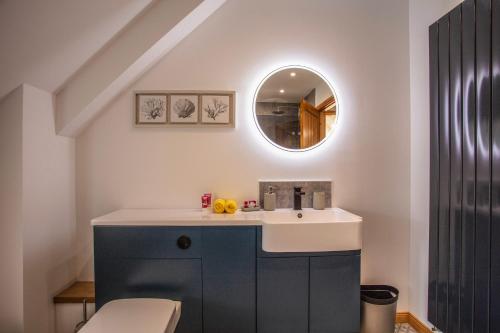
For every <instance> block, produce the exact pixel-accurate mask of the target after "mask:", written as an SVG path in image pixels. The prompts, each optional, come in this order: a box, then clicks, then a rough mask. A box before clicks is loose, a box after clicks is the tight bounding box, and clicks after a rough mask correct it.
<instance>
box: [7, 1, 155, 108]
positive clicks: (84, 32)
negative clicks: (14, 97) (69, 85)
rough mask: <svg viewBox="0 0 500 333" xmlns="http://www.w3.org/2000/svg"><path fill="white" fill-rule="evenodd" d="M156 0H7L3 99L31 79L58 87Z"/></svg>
mask: <svg viewBox="0 0 500 333" xmlns="http://www.w3.org/2000/svg"><path fill="white" fill-rule="evenodd" d="M153 1H155V0H106V1H102V0H84V1H83V0H1V1H0V50H1V51H0V99H1V98H2V97H3V96H4V95H6V94H7V93H9V92H10V91H11V90H13V89H14V88H16V87H17V86H19V85H20V84H22V83H24V82H26V83H29V84H32V85H34V86H37V87H39V88H42V89H44V90H47V91H49V92H55V91H56V90H57V89H58V88H59V87H61V86H62V85H63V83H64V82H65V81H66V80H68V78H69V77H70V76H71V75H73V74H74V73H75V72H76V71H77V70H78V69H79V68H80V67H81V66H82V65H83V64H84V63H85V62H86V61H88V59H89V58H91V57H92V56H93V55H94V54H95V53H96V52H97V51H98V50H100V49H101V48H102V47H103V46H104V45H105V44H106V43H107V42H108V41H109V40H110V39H111V38H113V37H114V36H115V35H116V34H117V33H118V32H119V31H120V30H121V29H123V28H124V27H125V26H126V25H127V24H128V23H129V22H130V21H131V20H132V19H133V18H134V17H136V16H137V15H138V14H140V13H141V12H142V11H143V10H144V9H145V8H146V7H147V6H148V5H150V4H151V3H152V2H153Z"/></svg>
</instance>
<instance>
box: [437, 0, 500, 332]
mask: <svg viewBox="0 0 500 333" xmlns="http://www.w3.org/2000/svg"><path fill="white" fill-rule="evenodd" d="M429 53H430V54H429V55H430V145H431V146H430V206H429V222H430V225H429V299H428V320H429V321H430V322H431V323H432V324H434V325H435V326H436V327H437V328H438V329H440V330H441V331H443V332H445V333H465V332H467V333H500V0H465V2H463V3H462V4H461V5H460V6H458V7H456V8H455V9H453V10H452V11H451V12H450V13H448V14H446V15H445V16H444V17H442V18H441V19H439V20H438V21H437V22H436V23H434V24H433V25H431V27H430V28H429Z"/></svg>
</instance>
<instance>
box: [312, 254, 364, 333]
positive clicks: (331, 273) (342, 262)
mask: <svg viewBox="0 0 500 333" xmlns="http://www.w3.org/2000/svg"><path fill="white" fill-rule="evenodd" d="M310 265H311V267H310V322H309V325H310V331H309V332H310V333H351V332H359V329H360V326H359V325H360V323H359V320H360V318H359V317H360V275H359V270H360V258H359V255H350V256H327V257H311V261H310Z"/></svg>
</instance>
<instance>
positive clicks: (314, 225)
mask: <svg viewBox="0 0 500 333" xmlns="http://www.w3.org/2000/svg"><path fill="white" fill-rule="evenodd" d="M299 213H301V214H302V217H301V218H299V217H298V214H299ZM362 221H363V219H362V218H361V217H360V216H357V215H354V214H352V213H349V212H347V211H345V210H342V209H340V208H331V209H325V210H313V209H303V210H301V211H296V210H291V209H278V210H275V211H271V212H263V213H262V249H263V250H264V251H266V252H328V251H350V250H360V249H361V241H362V236H361V224H362Z"/></svg>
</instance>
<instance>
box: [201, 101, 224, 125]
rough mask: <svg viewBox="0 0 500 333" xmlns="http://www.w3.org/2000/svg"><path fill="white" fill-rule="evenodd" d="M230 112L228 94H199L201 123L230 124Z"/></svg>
mask: <svg viewBox="0 0 500 333" xmlns="http://www.w3.org/2000/svg"><path fill="white" fill-rule="evenodd" d="M231 114H232V105H231V103H230V96H229V95H215V94H207V95H201V122H202V124H230V122H231Z"/></svg>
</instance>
